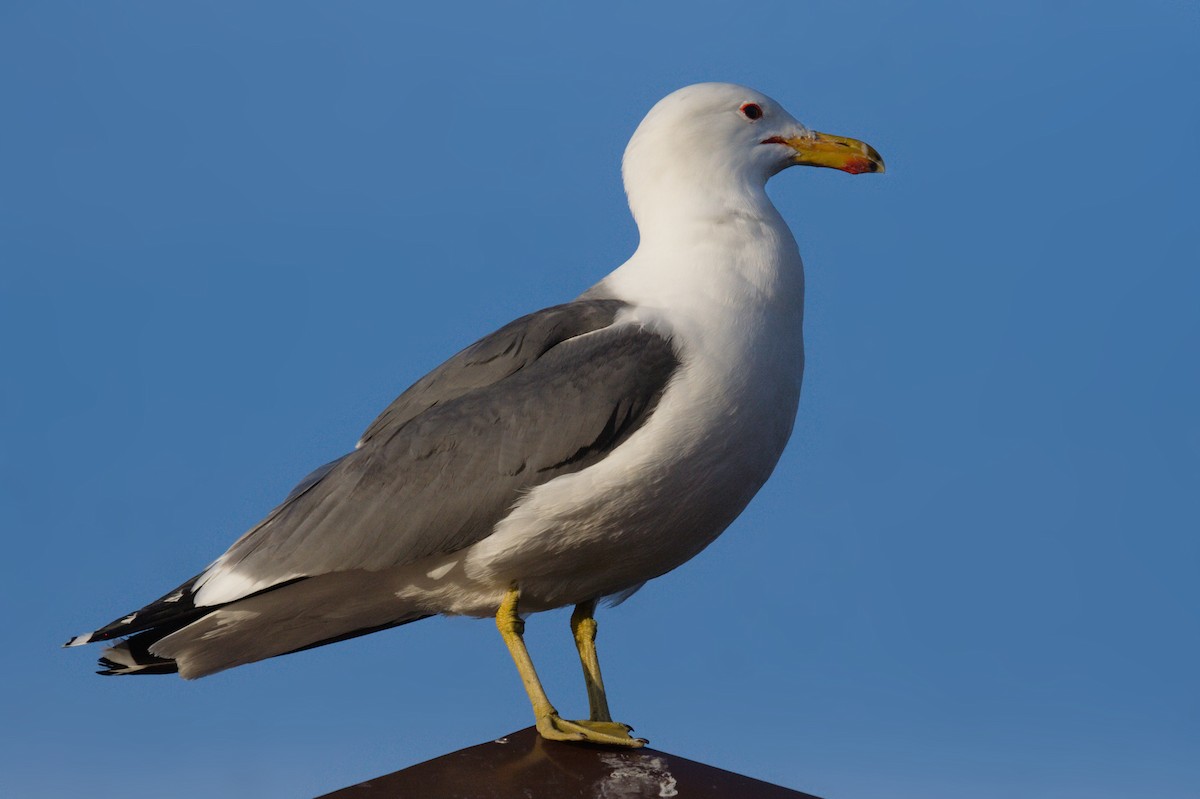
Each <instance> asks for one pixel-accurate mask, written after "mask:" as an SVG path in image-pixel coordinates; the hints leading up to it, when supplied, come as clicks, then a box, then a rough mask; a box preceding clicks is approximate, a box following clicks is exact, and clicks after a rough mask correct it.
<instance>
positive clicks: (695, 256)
mask: <svg viewBox="0 0 1200 799" xmlns="http://www.w3.org/2000/svg"><path fill="white" fill-rule="evenodd" d="M847 143H849V144H847ZM855 145H857V149H856V148H855ZM796 163H804V164H812V165H818V166H836V167H837V168H842V169H845V170H846V171H850V172H859V171H878V170H879V169H882V162H881V161H880V160H879V159H878V155H877V154H876V153H874V151H873V150H870V148H868V147H866V146H865V145H861V143H858V142H853V140H847V139H838V138H837V137H826V136H824V135H823V134H817V133H814V132H812V131H810V130H809V129H808V128H806V127H805V126H803V125H802V124H800V123H799V122H798V121H796V120H795V119H794V118H793V117H792V116H791V115H790V114H788V113H787V112H786V111H785V110H784V109H783V108H781V107H780V106H779V105H778V104H777V103H775V102H774V101H773V100H771V99H770V98H768V97H765V96H764V95H762V94H760V93H758V92H755V91H753V90H750V89H747V88H744V87H741V86H734V85H731V84H700V85H696V86H690V87H687V88H685V89H681V90H680V91H677V92H675V93H674V94H671V95H670V96H668V97H667V98H665V99H663V100H662V101H661V102H659V103H658V104H657V105H656V106H655V107H654V108H653V109H652V110H651V111H650V113H649V114H648V115H647V116H646V118H645V120H644V121H643V122H642V123H641V125H640V126H639V127H638V129H637V131H636V132H635V134H634V136H633V138H632V140H631V141H630V143H629V146H628V148H627V150H626V153H625V158H624V164H623V174H624V179H625V186H626V191H627V194H628V197H629V204H630V208H631V210H632V212H633V214H634V217H635V219H636V221H637V225H638V230H639V234H640V244H639V246H638V249H637V251H636V252H635V253H634V254H633V256H632V257H631V258H630V259H629V260H628V261H627V262H626V263H625V264H623V265H622V266H620V267H619V268H618V269H616V270H615V271H614V272H612V273H611V274H610V275H608V276H607V277H606V278H604V279H603V280H602V281H600V283H598V284H597V285H596V286H593V287H592V288H591V289H589V290H588V291H587V292H585V293H584V294H583V295H582V296H581V297H580V298H579V300H577V301H576V302H575V303H573V304H569V305H566V306H559V307H557V308H555V309H548V310H547V311H544V312H539V313H540V314H541V315H537V314H535V315H531V316H530V317H526V318H525V319H523V320H518V322H517V323H514V325H513V326H509V328H505V329H504V330H502V331H499V332H498V333H497V334H496V335H495V336H493V337H489V338H488V339H484V340H482V341H481V342H480V343H478V344H476V345H475V346H474V347H473V348H469V349H468V350H466V351H464V353H460V355H459V356H456V358H455V359H452V360H451V361H449V362H447V364H446V365H444V366H443V367H441V368H440V370H438V371H435V372H434V373H431V375H430V376H429V377H427V378H426V379H425V380H424V381H423V382H421V383H418V384H417V385H415V386H414V387H413V388H412V389H410V390H409V391H408V392H406V393H405V395H402V397H401V398H400V399H398V400H397V402H396V403H394V404H393V406H392V408H389V410H388V411H387V412H385V414H384V415H383V416H381V417H380V420H378V421H377V422H376V423H375V425H373V426H372V428H371V429H369V430H368V432H367V434H365V435H364V442H363V444H362V447H361V448H360V449H359V450H356V451H355V452H353V453H350V454H349V455H347V456H346V457H345V458H343V459H340V460H339V461H338V462H335V464H332V465H331V466H330V467H328V469H327V471H326V472H324V473H319V474H317V475H316V479H315V480H314V481H313V482H312V484H311V485H307V484H306V485H304V486H302V487H301V488H300V489H298V491H297V492H296V496H295V497H294V498H289V500H288V501H287V502H285V503H284V504H283V505H281V506H280V508H279V509H276V511H274V512H273V513H272V515H271V516H269V517H268V518H267V519H266V520H264V522H263V523H261V524H260V525H258V526H256V527H255V528H254V529H253V530H251V532H250V533H248V534H247V535H246V536H245V537H243V539H242V540H240V541H239V542H238V543H237V544H235V545H234V546H233V547H231V548H230V550H229V551H228V552H227V553H226V554H225V555H222V556H221V557H220V558H218V559H217V560H216V561H215V562H214V563H213V564H212V565H211V566H210V567H209V568H208V569H206V570H205V571H203V572H202V573H201V574H199V575H197V577H196V578H194V580H192V581H189V582H188V583H185V584H184V586H182V587H181V589H180V590H177V591H176V592H174V593H172V594H170V595H168V596H166V597H164V598H163V599H162V600H159V602H157V603H153V604H151V605H149V606H147V607H146V608H143V609H142V610H141V611H138V612H137V613H135V614H131V615H130V616H128V617H125V618H124V619H122V620H121V622H122V623H114V624H113V625H109V626H108V627H106V628H102V629H101V630H99V631H97V632H96V633H93V634H90V635H87V636H79V637H78V638H76V639H73V640H72V642H71V643H72V644H80V643H87V642H88V641H90V640H99V639H104V638H113V637H116V636H120V635H128V634H133V635H134V638H132V639H129V640H128V641H126V642H122V643H119V644H117V645H116V646H115V647H113V648H111V649H110V650H108V651H107V652H106V655H107V665H108V666H109V669H110V673H136V672H137V671H145V670H151V671H155V670H157V671H169V670H174V669H177V670H178V671H179V673H180V674H181V675H183V676H184V677H196V676H203V675H204V674H208V673H211V672H213V671H218V670H220V669H224V668H229V667H231V666H235V665H239V664H242V663H248V662H251V661H254V660H259V659H262V658H265V657H270V656H273V655H277V654H282V653H286V652H290V651H293V650H296V649H300V648H303V647H307V646H311V645H314V644H320V643H324V642H328V641H329V640H330V639H338V638H342V637H349V636H350V635H355V634H360V633H362V632H367V631H370V630H372V629H375V628H382V627H387V626H394V625H395V624H399V623H403V622H405V621H410V620H413V619H416V618H419V617H423V616H426V615H430V614H436V613H453V614H469V615H478V616H490V615H494V614H496V612H497V609H498V608H499V607H500V605H501V603H502V601H503V600H504V599H505V596H506V594H507V593H508V592H509V591H510V590H512V589H513V588H514V587H516V588H519V591H520V602H521V609H522V610H523V611H538V610H546V609H549V608H555V607H561V606H563V605H569V604H576V605H580V604H582V605H587V603H594V601H595V600H596V599H598V598H603V597H617V598H624V597H625V596H627V595H628V594H629V593H631V592H633V591H635V590H637V588H638V587H639V586H640V585H641V584H643V583H644V582H645V581H647V580H649V579H652V578H654V577H656V576H658V575H661V574H663V573H665V572H667V571H669V570H671V569H673V568H675V567H676V566H679V565H680V564H681V563H683V562H685V561H686V560H688V559H689V558H691V557H692V556H694V555H695V554H696V553H698V552H699V551H700V550H702V549H703V548H704V547H705V546H707V545H708V544H709V543H711V542H712V540H713V539H714V538H715V537H716V536H717V535H719V534H720V533H721V532H722V531H723V530H724V529H725V528H726V527H727V526H728V525H729V523H730V522H732V521H733V520H734V518H736V517H737V515H738V514H739V513H740V512H741V511H742V509H743V508H744V507H745V506H746V503H748V502H749V501H750V499H751V498H752V497H753V496H754V494H755V492H757V491H758V489H759V488H760V487H761V486H762V484H763V483H764V482H765V481H766V479H767V478H768V476H769V475H770V473H771V471H772V470H773V468H774V467H775V464H776V462H777V460H778V459H779V456H780V454H781V453H782V451H783V448H784V446H785V444H786V443H787V440H788V437H789V435H790V433H791V430H792V424H793V421H794V419H795V414H796V408H797V402H798V400H799V396H800V383H801V374H802V371H803V362H804V353H803V338H802V329H801V328H802V317H803V304H804V273H803V266H802V263H801V259H800V254H799V251H798V249H797V246H796V242H795V240H794V239H793V237H792V234H791V231H790V230H789V229H788V227H787V225H786V224H785V222H784V220H783V219H782V218H781V216H780V215H779V213H778V211H777V210H776V209H775V207H774V205H773V204H772V203H771V201H770V199H769V198H768V197H767V194H766V191H765V187H766V182H767V180H768V178H770V177H771V176H772V175H774V174H775V173H777V172H779V171H780V170H782V169H784V168H785V167H787V166H790V165H792V164H796ZM864 164H865V165H864ZM546 320H550V321H546ZM539 324H541V325H543V327H545V330H549V331H550V332H545V330H542V328H539V327H537V325H539ZM510 328H511V329H512V330H515V331H516V332H515V333H512V332H509V333H506V331H510ZM538 331H542V332H538ZM564 331H565V332H564ZM505 336H509V337H510V338H505ZM539 336H541V337H542V339H544V343H542V344H541V345H540V346H541V347H543V348H544V352H535V353H533V354H532V355H529V354H522V352H523V350H522V348H523V347H524V348H533V347H534V345H536V344H538V342H539V341H541V340H542V339H539V338H538V337H539ZM510 339H511V340H510ZM497 342H499V343H497ZM506 342H507V343H506ZM514 342H515V343H514ZM501 345H504V346H501ZM489 348H490V349H489ZM492 350H496V351H501V350H503V352H502V353H501V356H494V355H491V354H490V353H491V352H492ZM485 355H487V357H484V356H485ZM498 358H499V360H498ZM505 358H507V359H510V360H512V366H511V369H510V368H509V366H508V365H507V361H505V360H504V359H505ZM555 359H557V360H555ZM497 364H500V365H499V366H497ZM538 369H543V371H541V372H539V371H538ZM488 370H491V371H488ZM505 370H508V371H507V372H506V371H505ZM493 372H494V373H493ZM521 381H525V383H528V384H529V385H525V384H524V383H522V382H521ZM539 392H543V393H547V392H548V395H547V396H540V397H539V396H538V393H539ZM556 392H557V393H556ZM626 398H628V400H627V399H626ZM539 402H541V403H543V405H541V406H538V403H539ZM472 403H473V404H472ZM559 405H561V406H562V407H565V408H567V409H570V408H578V409H579V410H578V411H577V412H576V413H575V414H574V415H569V414H568V415H561V414H560V415H559V416H555V415H554V413H555V412H556V410H561V409H559V408H558V406H559ZM561 413H563V414H565V413H566V411H561ZM513 420H517V421H513ZM499 428H504V429H503V430H499ZM577 428H578V429H577ZM479 431H483V434H485V435H484V437H483V438H481V437H480V436H481V434H480V433H479ZM493 434H494V436H493V438H487V437H486V436H491V435H493ZM471 447H478V449H479V451H477V452H475V451H472V452H467V450H469V448H471ZM489 447H490V448H491V449H488V448H489ZM448 470H451V471H453V473H452V474H448V473H447V472H448ZM539 475H540V476H539ZM372 480H374V481H375V482H377V483H378V484H379V485H378V487H377V488H376V487H374V486H375V483H373V482H372ZM389 481H390V482H389ZM389 486H390V489H389ZM414 486H415V487H414ZM389 490H391V491H393V492H394V494H389V493H388V492H389ZM372 491H373V492H374V493H370V492H372ZM404 492H409V493H407V494H406V493H404ZM451 493H453V494H454V496H451ZM485 498H487V499H485ZM393 499H394V502H393V501H392V500H393ZM473 502H477V503H479V505H478V507H473V506H472V505H471V503H473ZM488 502H490V503H491V504H487V503H488ZM355 503H357V504H355ZM389 503H391V504H389ZM405 503H407V506H406V507H404V508H394V507H392V505H393V504H396V505H404V504H405ZM402 511H407V513H403V512H402ZM339 514H340V515H339ZM327 519H332V520H334V521H328V522H327V521H326V520H327ZM348 519H349V520H352V521H346V520H348ZM414 519H415V521H414ZM447 519H453V520H454V521H453V524H451V523H450V521H446V520H447ZM335 522H336V524H335ZM443 522H445V523H444V524H443ZM439 524H442V527H439V526H438V525H439ZM322 525H325V526H324V527H323V526H322ZM347 528H349V529H347ZM176 606H177V609H176ZM160 619H161V620H160ZM152 622H153V623H152ZM139 635H140V636H142V637H143V639H139ZM581 651H582V650H581ZM535 705H536V702H535ZM539 728H540V726H539Z"/></svg>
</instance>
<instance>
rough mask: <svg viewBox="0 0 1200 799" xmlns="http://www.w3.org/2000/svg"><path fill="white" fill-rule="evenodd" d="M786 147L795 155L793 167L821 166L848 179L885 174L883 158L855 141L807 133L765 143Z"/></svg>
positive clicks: (870, 148)
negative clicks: (836, 170) (870, 173)
mask: <svg viewBox="0 0 1200 799" xmlns="http://www.w3.org/2000/svg"><path fill="white" fill-rule="evenodd" d="M768 142H770V143H774V144H786V145H787V146H788V147H791V148H792V149H793V150H795V151H796V155H795V156H793V158H792V163H794V164H800V165H801V166H824V167H829V168H830V169H840V170H842V171H843V172H849V173H850V174H851V175H861V174H862V173H863V172H882V171H884V166H883V156H881V155H880V154H879V153H878V152H876V150H875V148H874V147H872V146H871V145H869V144H867V143H866V142H861V141H859V140H858V139H849V138H846V137H845V136H834V135H831V134H829V133H817V132H816V131H815V130H814V131H810V132H809V135H808V136H796V137H795V138H791V139H784V138H782V137H779V136H774V137H772V138H770V139H767V141H766V142H763V143H764V144H766V143H768Z"/></svg>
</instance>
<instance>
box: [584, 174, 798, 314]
mask: <svg viewBox="0 0 1200 799" xmlns="http://www.w3.org/2000/svg"><path fill="white" fill-rule="evenodd" d="M639 188H642V187H640V186H635V185H631V186H630V187H629V197H630V208H631V210H632V211H633V214H634V219H635V221H636V222H637V224H638V231H639V233H640V235H641V241H640V243H639V245H638V249H637V251H636V252H635V253H634V254H633V256H632V257H631V258H630V259H629V260H628V261H626V262H625V264H624V265H622V266H621V267H620V268H618V269H617V270H616V271H614V272H613V273H612V274H610V275H609V276H608V277H607V278H605V279H604V281H603V282H602V283H601V284H600V286H601V287H603V289H604V290H607V291H609V292H611V293H613V294H614V295H615V296H618V297H620V298H622V299H625V300H627V301H630V302H634V303H637V304H641V305H647V306H656V307H675V308H681V309H682V308H685V307H690V308H692V309H694V310H696V311H702V312H706V313H707V312H711V313H720V312H721V311H722V310H729V311H731V312H734V313H740V314H745V313H748V312H753V311H754V309H756V308H757V309H762V310H766V309H767V308H768V307H770V306H777V305H780V304H782V305H784V306H787V307H788V310H789V311H790V312H794V313H796V314H800V313H801V311H802V308H803V302H804V268H803V264H802V263H801V260H800V252H799V250H798V248H797V246H796V240H795V239H794V238H793V237H792V232H791V230H789V229H788V226H787V224H786V223H785V222H784V221H783V218H782V217H781V216H780V215H779V212H778V211H777V210H776V209H775V206H774V205H773V204H772V203H771V200H770V198H768V197H767V194H766V191H765V188H764V187H763V186H761V185H757V186H755V185H748V184H745V183H743V184H742V185H737V184H732V185H731V184H730V183H728V182H722V183H721V184H720V185H719V190H716V189H717V188H718V187H696V186H694V185H693V186H680V185H674V186H668V185H665V184H664V183H663V182H662V181H659V182H658V183H657V184H656V185H654V186H652V187H645V188H653V189H655V191H653V192H650V194H651V196H653V197H654V201H653V202H651V201H648V200H647V201H645V202H642V201H640V200H641V199H642V198H643V196H644V195H642V194H641V193H640V192H639V191H638V189H639ZM706 189H707V190H706ZM655 195H657V196H655ZM664 198H666V200H667V201H664Z"/></svg>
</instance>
